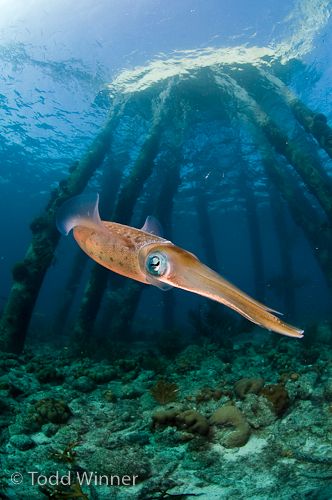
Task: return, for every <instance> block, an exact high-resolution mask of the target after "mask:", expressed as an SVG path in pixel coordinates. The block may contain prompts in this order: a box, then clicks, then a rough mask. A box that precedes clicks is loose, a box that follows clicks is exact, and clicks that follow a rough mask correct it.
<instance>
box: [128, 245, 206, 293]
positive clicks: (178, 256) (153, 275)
mask: <svg viewBox="0 0 332 500" xmlns="http://www.w3.org/2000/svg"><path fill="white" fill-rule="evenodd" d="M138 260H139V266H140V269H141V272H142V273H144V275H145V278H146V280H147V282H148V283H150V284H151V285H155V286H157V287H159V288H161V289H163V290H167V289H168V288H170V287H172V286H175V287H181V286H182V284H183V278H184V277H185V276H186V274H187V273H188V272H190V270H191V269H192V267H193V266H195V265H196V264H197V263H198V262H199V261H198V259H197V257H195V255H193V254H192V253H190V252H187V251H186V250H183V249H182V248H179V247H177V246H175V245H173V244H172V243H170V242H165V243H152V244H149V245H145V246H144V247H142V248H141V249H140V251H139V254H138Z"/></svg>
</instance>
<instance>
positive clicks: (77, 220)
mask: <svg viewBox="0 0 332 500" xmlns="http://www.w3.org/2000/svg"><path fill="white" fill-rule="evenodd" d="M57 227H58V229H59V230H60V231H61V233H63V234H66V235H67V234H68V233H69V231H70V230H71V229H73V234H74V238H75V240H76V241H77V243H78V244H79V246H80V247H81V248H82V250H84V252H85V253H87V254H88V256H89V257H91V258H92V259H93V260H95V261H96V262H98V263H99V264H101V265H102V266H104V267H106V268H107V269H110V270H111V271H114V272H116V273H118V274H121V275H123V276H126V277H127V278H132V279H134V280H137V281H140V282H142V283H146V284H150V285H155V286H158V287H159V288H161V289H163V290H166V289H168V288H171V287H177V288H182V289H183V290H187V291H189V292H193V293H197V294H199V295H203V296H204V297H208V298H209V299H212V300H215V301H217V302H221V303H222V304H225V305H226V306H228V307H230V308H231V309H234V310H235V311H237V312H238V313H239V314H241V315H242V316H244V317H245V318H247V319H249V320H250V321H252V322H253V323H256V324H257V325H260V326H262V327H264V328H267V329H268V330H272V331H274V332H278V333H281V334H283V335H289V336H291V337H302V336H303V330H301V329H299V328H296V327H294V326H291V325H288V324H287V323H284V322H283V321H281V320H280V319H279V318H278V317H276V316H275V315H274V314H272V313H275V312H276V311H274V310H273V309H270V308H269V307H267V306H265V305H264V304H261V303H260V302H257V301H256V300H254V299H252V298H251V297H249V296H248V295H247V294H245V293H244V292H242V291H241V290H240V289H238V288H237V287H235V286H234V285H232V284H231V283H229V282H228V281H226V280H225V279H224V278H222V277H221V276H220V275H219V274H217V273H216V272H214V271H212V269H210V268H209V267H207V266H205V265H204V264H202V262H200V261H199V260H198V258H197V257H196V256H195V255H193V254H192V253H190V252H187V251H186V250H183V249H182V248H179V247H177V246H175V245H173V243H171V242H170V241H168V240H166V239H164V238H162V237H161V236H160V234H161V232H160V226H159V224H158V222H157V221H156V220H155V219H154V218H153V217H148V218H147V220H146V222H145V224H144V226H143V227H142V229H136V228H133V227H129V226H125V225H123V224H117V223H115V222H106V221H102V220H101V219H100V217H99V213H98V195H97V194H94V195H86V196H77V197H74V198H71V199H70V200H68V201H67V202H66V203H65V204H64V205H63V206H62V207H61V208H60V210H59V212H58V214H57Z"/></svg>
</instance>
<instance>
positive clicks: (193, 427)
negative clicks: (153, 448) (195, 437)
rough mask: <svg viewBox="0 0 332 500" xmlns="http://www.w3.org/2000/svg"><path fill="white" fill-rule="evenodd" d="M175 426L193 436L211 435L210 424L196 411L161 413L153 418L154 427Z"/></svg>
mask: <svg viewBox="0 0 332 500" xmlns="http://www.w3.org/2000/svg"><path fill="white" fill-rule="evenodd" d="M168 425H171V426H175V427H177V428H178V429H180V430H186V431H189V432H191V433H193V434H200V435H201V436H206V435H207V434H208V433H209V423H208V421H207V419H206V418H205V417H204V416H203V415H201V414H200V413H198V412H197V411H195V410H186V411H183V412H179V411H178V410H168V411H160V412H157V413H155V414H154V415H153V417H152V427H153V428H156V427H159V426H168Z"/></svg>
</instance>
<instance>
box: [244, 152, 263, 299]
mask: <svg viewBox="0 0 332 500" xmlns="http://www.w3.org/2000/svg"><path fill="white" fill-rule="evenodd" d="M238 164H239V169H240V179H239V180H240V187H241V190H242V192H243V194H244V203H245V208H246V215H247V223H248V230H249V242H250V247H251V259H252V262H253V275H254V282H255V283H254V287H255V288H254V289H255V297H257V299H258V300H260V301H262V302H264V299H265V292H264V290H265V276H264V257H263V248H262V237H261V230H260V221H259V215H258V209H257V200H256V197H255V192H254V191H253V190H252V189H251V188H250V186H249V178H248V177H249V176H248V167H247V168H246V166H245V164H244V159H243V158H241V157H240V158H239V159H238Z"/></svg>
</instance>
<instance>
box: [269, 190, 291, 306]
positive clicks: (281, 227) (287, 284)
mask: <svg viewBox="0 0 332 500" xmlns="http://www.w3.org/2000/svg"><path fill="white" fill-rule="evenodd" d="M270 205H271V215H272V218H273V220H274V226H275V231H276V235H277V244H278V245H279V255H280V262H281V278H282V295H283V299H284V306H283V307H284V311H285V313H286V314H287V315H289V316H292V315H293V314H294V311H295V289H294V269H293V259H292V252H291V249H292V245H291V241H290V240H291V234H290V231H289V230H288V225H287V220H286V217H285V215H286V214H285V206H284V204H283V200H282V198H281V194H280V191H278V190H277V188H276V186H275V185H274V184H272V182H271V187H270Z"/></svg>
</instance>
